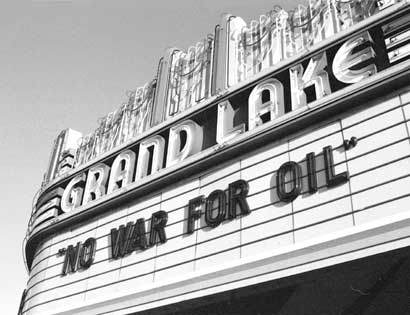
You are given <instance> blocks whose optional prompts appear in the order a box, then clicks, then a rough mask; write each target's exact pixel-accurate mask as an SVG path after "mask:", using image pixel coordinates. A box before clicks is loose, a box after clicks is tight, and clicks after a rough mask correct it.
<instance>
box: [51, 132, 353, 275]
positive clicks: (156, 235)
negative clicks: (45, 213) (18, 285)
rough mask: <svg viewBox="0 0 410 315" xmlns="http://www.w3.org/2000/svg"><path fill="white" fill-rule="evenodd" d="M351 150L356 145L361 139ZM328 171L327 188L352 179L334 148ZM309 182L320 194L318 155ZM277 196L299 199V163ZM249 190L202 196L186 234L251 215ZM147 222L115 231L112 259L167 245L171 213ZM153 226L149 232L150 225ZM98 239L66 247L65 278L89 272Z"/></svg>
mask: <svg viewBox="0 0 410 315" xmlns="http://www.w3.org/2000/svg"><path fill="white" fill-rule="evenodd" d="M351 141H352V142H353V143H352V144H351V145H350V141H349V146H348V149H350V148H352V147H354V146H356V144H357V140H356V141H355V140H354V139H352V140H351ZM323 159H324V165H325V168H324V171H325V177H326V186H327V187H328V188H331V187H334V186H337V185H341V184H343V183H345V182H346V181H348V180H349V173H348V172H347V171H346V172H342V173H340V174H336V173H335V165H334V162H333V151H332V147H331V146H326V147H324V148H323ZM305 163H306V166H307V170H308V173H307V180H308V185H309V193H311V194H312V193H315V192H316V191H317V188H318V187H317V171H316V156H315V153H313V152H310V153H308V154H307V155H306V162H305ZM276 173H277V175H276V193H277V195H278V197H279V200H280V201H282V202H291V201H293V200H294V199H296V198H297V197H298V196H299V195H300V193H301V191H302V168H301V166H300V164H299V163H296V162H294V161H289V162H286V163H284V164H282V165H281V166H280V167H279V169H278V170H277V172H276ZM248 191H249V184H248V182H247V181H245V180H242V179H240V180H237V181H235V182H232V183H230V184H229V185H228V188H227V189H226V190H221V189H216V190H214V191H212V192H211V193H209V195H208V196H204V195H201V196H198V197H196V198H193V199H191V200H189V202H188V217H187V218H186V221H187V225H186V226H187V227H186V230H185V231H183V234H187V235H191V234H193V233H194V232H195V221H196V220H199V219H200V218H201V217H202V216H204V218H205V220H204V221H205V224H206V226H207V227H210V228H216V227H217V226H219V225H220V224H221V223H222V222H223V221H225V220H233V219H235V218H236V217H237V216H241V215H248V214H250V212H251V209H250V208H249V205H248V202H247V200H246V198H247V196H248ZM149 221H150V223H147V222H146V221H145V219H144V218H139V219H137V220H136V222H135V223H134V222H128V223H127V224H126V225H121V226H120V227H119V228H113V229H111V232H110V234H109V242H110V244H111V246H110V247H109V248H110V257H111V259H118V258H122V257H124V256H126V255H129V254H131V253H132V252H134V251H141V250H145V249H147V248H149V247H152V246H154V245H155V244H157V243H158V241H159V242H160V243H165V242H166V241H167V236H166V224H167V222H168V213H167V212H166V211H164V210H160V211H157V212H154V213H153V214H152V216H151V219H150V220H149ZM147 224H149V225H150V230H149V232H148V233H147V232H146V231H147V229H146V225H147ZM96 242H97V241H96V239H95V238H89V239H87V240H86V241H85V242H84V243H83V244H82V243H81V242H78V243H77V245H76V246H75V247H74V246H73V245H69V246H68V247H67V248H62V249H60V250H59V251H58V254H59V255H60V256H61V255H64V264H63V269H62V271H61V275H66V274H68V273H73V272H76V271H77V270H81V269H87V268H89V267H90V266H91V264H92V263H93V261H94V256H95V251H96Z"/></svg>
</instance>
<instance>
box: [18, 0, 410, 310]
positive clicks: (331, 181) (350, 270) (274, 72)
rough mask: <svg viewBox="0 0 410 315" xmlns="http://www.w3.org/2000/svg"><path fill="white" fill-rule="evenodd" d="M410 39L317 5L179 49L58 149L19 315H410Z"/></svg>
mask: <svg viewBox="0 0 410 315" xmlns="http://www.w3.org/2000/svg"><path fill="white" fill-rule="evenodd" d="M409 25H410V4H409V2H408V1H397V0H396V1H387V0H386V1H338V0H312V1H310V3H309V5H308V6H307V7H303V6H299V7H298V8H297V9H295V10H294V11H292V12H285V11H283V10H281V9H279V8H275V9H274V10H272V11H270V12H269V13H268V14H265V15H262V16H261V17H260V18H259V20H258V21H252V22H251V23H249V24H247V23H246V22H245V21H243V20H242V19H241V18H239V17H236V16H232V15H225V16H223V17H222V20H221V23H220V24H219V25H217V26H216V27H215V32H214V33H213V34H211V35H209V36H207V38H206V39H204V40H203V41H201V42H199V43H197V44H196V45H195V46H193V47H191V48H189V49H188V50H187V51H181V50H179V49H170V50H169V51H167V53H166V54H165V56H164V57H163V58H162V59H161V60H160V62H159V66H158V71H157V75H156V77H155V78H154V79H153V80H152V81H150V82H149V83H147V84H146V85H145V86H143V87H141V88H138V89H136V90H135V91H134V92H132V93H130V95H129V101H128V103H127V104H125V105H124V106H123V107H121V108H119V109H118V110H116V111H115V112H113V113H110V114H108V115H107V116H106V117H105V118H104V119H102V120H101V121H99V126H98V128H97V129H96V130H95V131H94V132H93V133H91V134H89V135H82V134H81V133H79V132H76V131H74V130H70V129H68V130H64V131H62V132H61V133H60V135H59V136H58V137H57V139H56V141H55V143H54V147H53V150H52V154H51V157H50V162H49V167H48V169H47V171H46V173H45V176H44V180H43V183H42V185H41V189H40V192H39V194H38V196H37V197H36V199H35V204H34V206H33V211H32V216H31V219H30V222H29V226H28V231H27V235H26V239H25V244H24V246H25V257H24V259H25V262H26V265H27V269H28V271H29V280H28V283H27V288H26V290H25V292H24V294H23V296H22V301H21V306H20V310H19V313H20V314H27V315H30V314H87V315H88V314H135V313H141V314H227V313H228V314H258V313H259V314H272V313H275V314H276V313H277V314H386V313H387V312H393V313H394V314H408V311H409V308H408V297H407V296H408V291H407V290H408V287H409V283H408V271H409V270H408V268H409V266H410V264H409V260H410V256H409V246H410V225H409V223H410V210H409V206H410V132H409V128H410V123H409V119H410V84H409V83H408V82H410V81H409V79H410V58H409V56H410V28H409ZM406 281H407V282H406Z"/></svg>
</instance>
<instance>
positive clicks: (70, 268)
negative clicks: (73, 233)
mask: <svg viewBox="0 0 410 315" xmlns="http://www.w3.org/2000/svg"><path fill="white" fill-rule="evenodd" d="M80 247H81V243H80V242H78V243H77V245H76V247H74V246H73V245H69V246H68V247H67V250H66V252H65V257H64V264H63V270H62V272H61V274H62V275H66V274H67V273H70V272H75V271H76V270H77V259H78V254H79V253H80Z"/></svg>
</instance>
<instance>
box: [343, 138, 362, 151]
mask: <svg viewBox="0 0 410 315" xmlns="http://www.w3.org/2000/svg"><path fill="white" fill-rule="evenodd" d="M358 142H359V140H358V139H357V138H356V137H351V138H350V140H348V139H346V140H344V141H343V147H344V148H345V150H350V149H353V148H354V147H355V146H356V145H357V143H358Z"/></svg>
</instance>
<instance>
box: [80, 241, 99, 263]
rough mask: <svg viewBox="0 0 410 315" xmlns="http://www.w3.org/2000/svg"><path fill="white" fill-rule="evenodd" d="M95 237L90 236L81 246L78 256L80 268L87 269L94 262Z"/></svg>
mask: <svg viewBox="0 0 410 315" xmlns="http://www.w3.org/2000/svg"><path fill="white" fill-rule="evenodd" d="M95 245H96V239H95V238H92V237H90V238H89V239H87V240H86V241H85V242H84V244H83V247H82V248H81V252H80V257H79V260H78V264H79V267H80V268H81V269H87V268H89V267H90V266H91V264H92V263H93V262H94V256H95V247H96V246H95Z"/></svg>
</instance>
